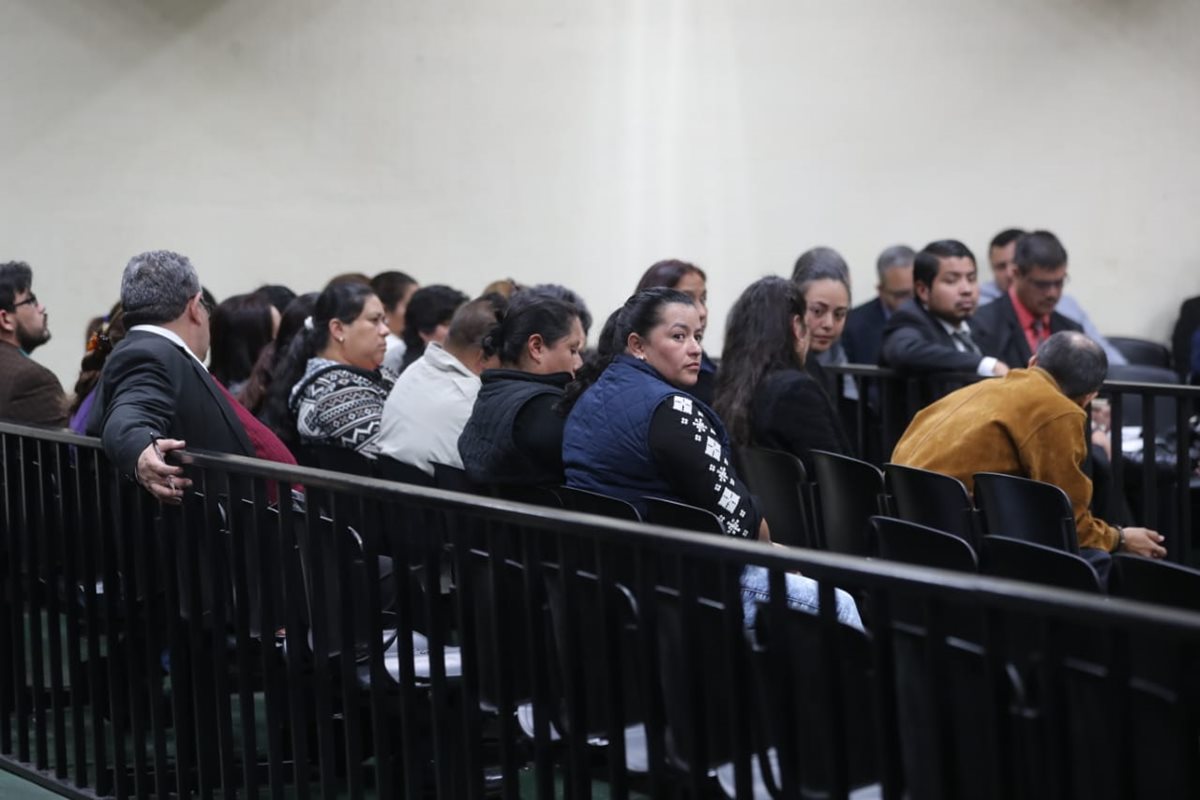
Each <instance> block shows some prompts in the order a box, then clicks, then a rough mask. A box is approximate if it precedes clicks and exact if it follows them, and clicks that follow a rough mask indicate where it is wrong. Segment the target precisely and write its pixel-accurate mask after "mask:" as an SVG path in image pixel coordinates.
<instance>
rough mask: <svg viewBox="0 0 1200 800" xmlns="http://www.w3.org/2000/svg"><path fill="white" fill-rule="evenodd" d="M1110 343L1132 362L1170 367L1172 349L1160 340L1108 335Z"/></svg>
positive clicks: (1148, 365)
mask: <svg viewBox="0 0 1200 800" xmlns="http://www.w3.org/2000/svg"><path fill="white" fill-rule="evenodd" d="M1105 338H1107V339H1108V343H1109V344H1111V345H1112V346H1113V347H1115V348H1117V350H1118V351H1119V352H1120V353H1121V355H1123V356H1125V358H1126V360H1127V361H1129V363H1130V364H1144V365H1145V366H1147V367H1162V368H1163V369H1170V367H1171V351H1170V349H1169V348H1168V347H1167V346H1166V345H1165V344H1161V343H1159V342H1152V341H1150V340H1149V339H1136V338H1134V337H1131V336H1108V337H1105Z"/></svg>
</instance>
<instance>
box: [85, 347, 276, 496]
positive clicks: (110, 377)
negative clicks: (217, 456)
mask: <svg viewBox="0 0 1200 800" xmlns="http://www.w3.org/2000/svg"><path fill="white" fill-rule="evenodd" d="M96 391H97V395H96V402H95V405H93V406H92V413H91V415H90V416H89V417H88V422H87V432H88V433H89V434H91V435H93V436H100V437H101V439H102V440H103V443H104V452H105V453H107V454H108V457H109V459H110V460H111V461H112V462H113V463H114V464H116V465H117V466H118V467H119V468H120V470H121V472H122V473H123V474H126V475H133V474H135V472H136V468H137V460H138V456H139V455H141V452H142V451H143V450H145V449H146V445H148V444H149V443H150V442H151V441H152V440H153V439H157V438H168V439H182V440H184V441H185V442H187V446H188V448H189V449H192V450H212V451H215V452H218V453H232V454H233V455H239V456H250V457H254V455H255V453H254V445H252V444H251V442H250V439H249V437H248V436H246V430H245V428H244V427H242V423H241V421H240V420H239V419H238V417H237V412H236V411H235V410H234V409H233V408H232V407H231V406H230V405H229V402H228V401H227V400H226V399H225V397H224V395H223V394H222V393H221V390H220V388H219V387H218V386H217V384H216V382H215V381H214V380H213V378H212V376H210V375H209V374H208V371H207V370H205V369H204V367H203V366H201V364H200V363H199V362H198V361H196V359H194V358H192V356H191V354H190V353H188V352H187V351H186V350H184V348H182V347H180V346H178V345H176V344H175V343H173V342H171V341H170V340H169V339H166V338H164V337H162V336H159V335H158V334H155V333H151V332H149V331H131V332H130V333H129V334H128V335H127V336H126V337H125V338H124V339H123V340H122V341H121V342H120V344H118V345H117V346H116V348H115V349H114V350H113V352H112V354H111V355H110V356H109V357H108V361H107V362H105V364H104V370H103V372H102V373H101V374H100V382H99V383H98V384H97V386H96Z"/></svg>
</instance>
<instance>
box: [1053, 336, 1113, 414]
mask: <svg viewBox="0 0 1200 800" xmlns="http://www.w3.org/2000/svg"><path fill="white" fill-rule="evenodd" d="M1037 365H1038V366H1039V367H1041V368H1042V369H1044V370H1046V372H1049V373H1050V376H1051V377H1052V378H1054V380H1055V381H1056V382H1057V383H1058V388H1059V389H1061V390H1062V393H1063V394H1065V395H1066V396H1067V397H1071V398H1075V397H1083V396H1084V395H1086V394H1091V393H1092V392H1094V391H1096V390H1097V389H1099V388H1100V384H1102V383H1104V376H1105V375H1107V374H1108V356H1107V355H1106V354H1105V353H1104V348H1103V347H1101V346H1100V345H1098V344H1096V342H1094V341H1093V340H1091V339H1089V338H1088V337H1087V336H1086V335H1084V334H1082V333H1079V332H1078V331H1059V332H1058V333H1056V334H1054V335H1053V336H1051V337H1050V338H1049V339H1047V340H1046V341H1044V342H1042V344H1041V346H1039V347H1038V349H1037Z"/></svg>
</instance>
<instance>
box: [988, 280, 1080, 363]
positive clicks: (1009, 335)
mask: <svg viewBox="0 0 1200 800" xmlns="http://www.w3.org/2000/svg"><path fill="white" fill-rule="evenodd" d="M971 329H972V330H973V331H974V337H975V342H976V343H977V344H978V345H979V347H980V349H981V350H983V354H984V355H987V356H992V357H994V358H998V359H1000V360H1001V361H1003V362H1004V363H1005V364H1007V365H1008V366H1010V367H1013V368H1023V367H1025V366H1026V365H1028V364H1029V359H1030V358H1032V357H1033V353H1031V352H1030V351H1029V342H1027V341H1025V331H1023V330H1021V323H1020V322H1018V321H1017V311H1016V309H1014V308H1013V304H1012V299H1011V298H1010V297H1009V296H1008V295H1007V294H1002V295H1000V296H999V297H997V298H996V299H995V300H993V301H992V302H990V303H988V304H987V305H985V306H983V307H981V308H980V309H979V310H978V311H976V312H975V316H974V317H973V318H972V319H971ZM1059 331H1080V332H1081V333H1082V332H1083V326H1081V325H1080V324H1079V323H1077V322H1073V321H1072V320H1069V319H1067V318H1066V317H1064V316H1063V315H1062V314H1059V313H1058V312H1057V311H1054V312H1051V314H1050V333H1052V334H1054V333H1058V332H1059Z"/></svg>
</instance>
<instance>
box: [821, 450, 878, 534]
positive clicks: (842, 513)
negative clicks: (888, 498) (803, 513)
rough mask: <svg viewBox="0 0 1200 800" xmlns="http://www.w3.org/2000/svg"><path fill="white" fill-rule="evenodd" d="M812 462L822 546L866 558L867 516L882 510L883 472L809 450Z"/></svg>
mask: <svg viewBox="0 0 1200 800" xmlns="http://www.w3.org/2000/svg"><path fill="white" fill-rule="evenodd" d="M812 462H813V473H814V477H815V478H816V481H817V497H818V499H819V502H820V509H821V511H820V515H819V519H820V520H821V536H820V540H821V543H822V545H823V546H824V547H825V549H827V550H833V551H835V552H838V553H850V554H852V555H859V556H865V555H868V554H869V552H870V548H869V547H868V544H867V525H868V523H869V521H870V519H871V517H873V516H875V515H876V514H879V513H883V512H885V511H886V509H884V508H883V507H882V506H881V503H882V500H883V496H884V488H883V472H881V471H880V469H879V468H878V467H876V466H874V465H872V464H868V463H867V462H865V461H859V460H858V459H857V458H850V457H849V456H843V455H838V454H837V453H829V452H826V451H824V450H813V451H812Z"/></svg>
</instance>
